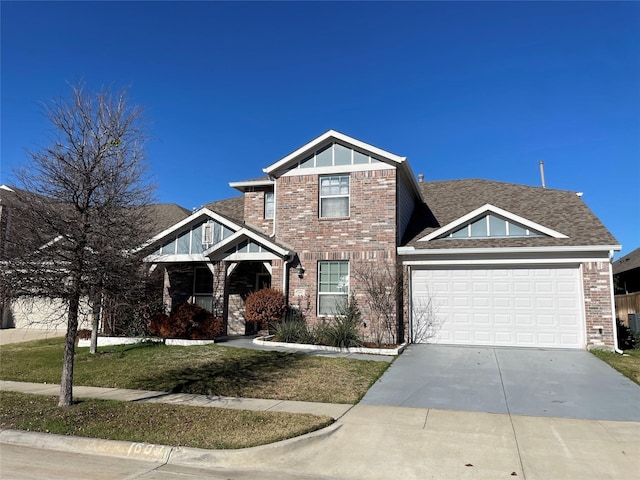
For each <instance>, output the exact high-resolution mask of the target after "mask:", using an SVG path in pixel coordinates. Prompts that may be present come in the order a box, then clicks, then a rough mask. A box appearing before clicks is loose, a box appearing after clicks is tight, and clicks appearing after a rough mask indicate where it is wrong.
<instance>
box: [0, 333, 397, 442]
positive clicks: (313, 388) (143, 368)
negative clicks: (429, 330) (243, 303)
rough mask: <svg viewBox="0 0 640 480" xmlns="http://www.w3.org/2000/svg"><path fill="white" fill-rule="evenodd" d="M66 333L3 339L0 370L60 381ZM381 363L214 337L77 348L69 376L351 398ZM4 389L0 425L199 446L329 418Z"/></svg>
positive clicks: (251, 438)
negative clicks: (220, 341) (93, 351)
mask: <svg viewBox="0 0 640 480" xmlns="http://www.w3.org/2000/svg"><path fill="white" fill-rule="evenodd" d="M63 342H64V339H61V338H54V339H47V340H38V341H34V342H27V343H18V344H12V345H5V346H3V347H2V349H1V350H0V378H1V379H3V380H14V381H24V382H38V383H44V382H47V383H60V375H61V371H62V355H63ZM388 366H389V364H388V363H387V362H375V361H360V360H351V359H344V358H324V357H313V356H310V355H304V354H288V353H280V352H269V351H258V350H246V349H239V348H230V347H221V346H218V345H206V346H194V347H167V346H166V345H162V344H138V345H126V346H115V347H104V348H101V349H100V351H99V353H98V354H97V355H90V354H89V349H88V348H78V349H76V358H75V366H74V384H75V385H88V386H98V387H117V388H134V389H136V388H138V389H144V390H158V391H169V392H184V393H199V394H207V395H221V396H236V397H249V398H271V399H280V400H300V401H314V402H327V403H356V402H357V401H358V400H359V399H360V398H361V397H362V396H363V395H364V394H365V392H366V391H367V390H368V389H369V387H370V386H371V385H372V384H373V383H374V382H375V381H376V380H377V379H378V378H379V377H380V375H382V373H383V372H384V371H385V370H386V369H387V367H388ZM57 401H58V399H57V398H54V397H46V396H38V395H27V394H22V393H14V392H0V428H13V429H19V430H30V431H39V432H51V433H59V434H64V435H78V436H86V437H94V438H106V439H112V440H126V441H131V442H148V443H155V444H163V445H182V446H190V447H197V448H242V447H250V446H255V445H263V444H267V443H271V442H275V441H279V440H283V439H286V438H291V437H295V436H298V435H302V434H304V433H307V432H311V431H314V430H317V429H320V428H323V427H325V426H327V425H329V424H331V423H332V421H333V420H332V419H331V418H329V417H319V416H314V415H303V414H290V413H278V412H252V411H243V410H230V409H223V408H207V407H189V406H179V405H165V404H158V403H154V404H144V403H133V402H113V401H102V400H88V399H83V400H78V401H76V402H75V403H74V405H72V406H71V407H66V408H61V407H58V406H57Z"/></svg>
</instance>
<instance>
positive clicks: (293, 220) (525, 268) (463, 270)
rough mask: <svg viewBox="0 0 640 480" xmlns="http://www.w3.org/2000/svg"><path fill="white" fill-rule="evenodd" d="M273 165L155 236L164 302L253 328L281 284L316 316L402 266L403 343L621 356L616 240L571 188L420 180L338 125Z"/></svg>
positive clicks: (236, 327) (368, 326)
mask: <svg viewBox="0 0 640 480" xmlns="http://www.w3.org/2000/svg"><path fill="white" fill-rule="evenodd" d="M263 172H264V174H265V176H263V177H260V178H255V179H251V180H245V181H236V182H231V183H230V186H231V187H233V188H235V189H236V190H238V191H240V192H241V193H242V196H239V197H235V198H231V199H228V200H223V201H220V202H213V203H210V204H208V205H206V206H205V207H204V208H202V209H200V210H198V211H196V212H194V213H193V214H191V215H190V216H188V217H187V218H184V219H182V220H181V221H179V222H177V223H175V224H174V225H172V226H171V227H169V228H167V229H166V230H164V231H163V232H161V233H159V234H158V235H156V236H155V237H154V238H152V239H151V240H150V242H149V244H148V245H147V247H148V248H149V249H150V250H149V251H150V252H151V253H150V254H149V255H148V256H147V257H146V260H145V261H147V262H148V263H150V264H151V266H152V269H157V268H162V269H163V270H164V277H165V280H164V284H165V288H164V300H165V303H166V305H167V306H168V307H169V308H171V307H172V306H175V305H177V304H179V303H182V302H187V301H189V302H195V303H198V304H200V305H202V306H204V307H205V308H208V309H210V310H212V311H214V312H216V314H218V315H220V316H221V317H222V318H223V320H224V322H225V325H226V330H227V333H229V334H246V333H252V332H251V331H250V330H249V327H247V325H246V322H245V320H244V300H245V299H246V297H247V295H248V294H249V293H251V292H252V291H254V290H258V289H260V288H262V287H265V286H272V287H275V288H278V289H281V290H282V291H283V292H284V293H285V295H286V297H287V299H288V301H289V303H290V304H291V305H293V306H296V307H298V308H300V309H301V310H302V311H304V313H305V314H306V317H307V320H308V321H309V322H310V323H317V322H320V321H323V319H327V318H331V316H332V315H334V314H335V309H336V305H337V304H338V303H339V302H342V301H344V300H345V299H346V298H347V296H348V295H349V294H350V293H353V294H354V295H355V297H356V299H358V301H359V302H361V301H362V300H363V298H364V296H365V295H364V291H363V288H362V284H361V283H360V282H358V281H357V280H356V279H357V278H358V277H359V276H360V274H362V272H374V273H373V274H374V275H375V271H376V269H378V271H383V270H385V269H389V268H391V269H393V268H395V267H396V266H400V267H402V269H403V271H404V289H403V290H404V291H405V292H407V293H406V294H404V295H401V297H402V298H398V303H397V306H396V307H395V311H393V312H392V318H393V319H394V321H395V331H394V332H393V336H394V337H395V340H396V341H404V340H408V341H414V342H433V343H452V344H461V345H497V346H526V347H549V348H590V347H605V348H610V349H613V348H616V347H617V344H616V338H615V328H614V324H615V320H614V309H613V283H612V272H611V258H612V256H613V252H614V251H616V250H619V249H620V246H619V245H618V244H617V242H616V240H615V238H614V237H613V236H612V235H611V234H610V233H609V231H608V230H607V229H606V228H605V227H604V226H603V225H602V223H601V222H600V221H599V220H598V218H597V217H596V216H595V215H594V214H593V213H592V212H591V211H590V210H589V208H588V207H587V206H586V205H585V204H584V202H583V201H582V199H581V198H580V196H579V195H578V194H576V193H573V192H567V191H559V190H552V189H544V188H539V187H529V186H523V185H513V184H507V183H500V182H492V181H485V180H455V181H444V182H427V183H425V182H421V181H416V178H415V175H414V173H413V171H412V170H411V167H410V166H409V163H408V162H407V159H406V158H405V157H401V156H398V155H395V154H392V153H389V152H387V151H384V150H381V149H379V148H377V147H374V146H372V145H369V144H367V143H364V142H361V141H359V140H356V139H354V138H351V137H348V136H346V135H344V134H341V133H339V132H335V131H332V130H331V131H328V132H326V133H325V134H323V135H321V136H320V137H318V138H316V139H314V140H312V141H311V142H309V143H307V144H306V145H303V146H302V147H300V148H298V149H297V150H295V151H294V152H292V153H291V154H289V155H287V156H285V157H284V158H282V159H280V160H278V161H276V162H275V163H273V164H271V165H269V166H267V167H266V168H264V169H263ZM371 266H375V268H374V269H373V270H372V269H371ZM368 313H369V312H368V311H367V310H366V307H365V308H364V317H365V325H364V326H363V333H364V334H365V336H368V337H372V336H373V335H374V332H373V331H372V328H373V326H372V323H371V321H368V318H367V315H368Z"/></svg>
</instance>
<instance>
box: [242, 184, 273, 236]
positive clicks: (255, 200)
mask: <svg viewBox="0 0 640 480" xmlns="http://www.w3.org/2000/svg"><path fill="white" fill-rule="evenodd" d="M267 191H273V190H272V189H269V190H267V189H266V188H260V189H255V190H253V191H248V192H244V221H245V223H247V224H249V225H251V226H253V227H254V228H257V229H259V230H262V231H263V232H264V233H265V234H266V235H271V234H272V233H273V219H270V218H264V195H265V193H266V192H267Z"/></svg>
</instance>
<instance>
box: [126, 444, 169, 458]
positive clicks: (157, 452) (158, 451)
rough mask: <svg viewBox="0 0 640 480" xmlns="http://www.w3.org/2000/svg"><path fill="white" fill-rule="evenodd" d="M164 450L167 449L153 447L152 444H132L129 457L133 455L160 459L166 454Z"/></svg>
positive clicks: (160, 446)
mask: <svg viewBox="0 0 640 480" xmlns="http://www.w3.org/2000/svg"><path fill="white" fill-rule="evenodd" d="M164 449H165V447H164V446H162V445H153V444H151V443H132V444H131V446H130V447H129V451H128V452H127V455H131V454H132V453H133V454H135V455H146V456H153V457H159V456H161V455H162V454H163V453H164Z"/></svg>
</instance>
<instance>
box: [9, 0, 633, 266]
mask: <svg viewBox="0 0 640 480" xmlns="http://www.w3.org/2000/svg"><path fill="white" fill-rule="evenodd" d="M0 16H1V22H2V23H1V42H2V47H1V54H2V57H1V82H2V83H1V121H2V124H1V156H0V159H1V160H0V161H1V164H0V183H8V184H11V183H12V182H11V168H12V167H13V166H14V165H17V164H18V163H21V162H24V161H25V159H26V154H25V150H26V149H27V148H32V149H33V148H34V147H37V146H38V145H44V144H46V138H47V136H46V134H47V129H48V125H47V123H46V120H45V119H44V118H43V116H42V114H41V110H40V107H39V104H40V102H45V101H47V100H49V99H52V98H55V97H59V96H60V95H66V94H67V93H68V86H67V82H72V83H73V82H76V81H78V80H79V79H80V78H83V79H84V80H85V81H86V82H87V84H88V85H89V87H91V88H93V89H99V88H100V87H101V86H102V85H111V86H113V87H114V88H116V89H120V88H122V87H126V86H130V98H131V100H132V102H134V103H136V104H139V105H142V106H144V107H145V109H146V115H147V117H148V120H149V127H150V131H151V133H152V135H153V138H154V139H153V141H152V142H151V143H150V144H149V145H148V148H147V152H148V156H149V162H150V166H151V173H152V174H153V175H154V177H155V179H156V182H157V185H158V192H157V196H158V200H159V201H160V202H175V203H178V204H180V205H182V206H184V207H187V208H194V207H199V206H200V205H202V204H204V203H207V202H209V201H213V200H218V199H222V198H227V197H230V196H234V195H236V194H237V193H238V192H237V191H235V190H233V189H231V188H230V187H229V186H228V182H230V181H238V180H245V179H249V178H255V177H258V176H261V175H262V168H264V167H266V166H268V165H270V164H271V163H274V162H276V161H277V160H279V159H280V158H282V157H283V156H285V155H286V154H288V153H290V152H291V151H293V150H295V149H296V148H298V147H299V146H301V145H303V144H304V143H306V142H307V141H309V140H311V139H313V138H315V137H316V136H318V135H320V134H322V133H323V132H325V131H326V130H329V129H335V130H338V131H340V132H342V133H345V134H347V135H350V136H353V137H355V138H357V139H359V140H362V141H365V142H367V143H371V144H373V145H375V146H377V147H380V148H382V149H385V150H388V151H390V152H393V153H395V154H398V155H402V156H406V157H408V158H409V162H410V163H411V165H412V167H413V170H414V172H415V173H416V174H418V173H424V175H425V179H426V180H448V179H458V178H486V179H491V180H498V181H505V182H512V183H522V184H527V185H536V186H538V185H540V174H539V168H538V162H539V161H540V160H544V162H545V176H546V183H547V186H548V187H549V188H558V189H566V190H573V191H578V192H584V197H583V199H584V200H585V202H586V203H587V204H588V205H589V206H590V207H591V209H592V210H593V211H594V212H595V213H596V214H597V215H598V216H599V217H600V218H601V220H602V221H603V222H604V223H605V225H606V226H607V227H608V228H609V229H610V230H611V231H612V233H613V234H614V235H615V236H616V238H617V239H618V241H619V242H620V243H621V244H622V245H623V251H622V253H621V254H619V255H618V256H620V255H624V254H626V253H629V252H630V251H632V250H633V249H635V248H638V247H640V195H639V189H640V3H639V2H620V3H618V2H566V3H564V2H533V3H528V2H496V3H493V2H473V3H466V2H443V3H440V2H408V3H403V2H393V3H387V2H374V3H369V2H354V3H346V2H321V3H315V2H284V3H274V2H259V3H250V2H235V3H224V2H193V3H191V2H104V3H103V2H44V3H40V2H7V1H2V3H1V4H0Z"/></svg>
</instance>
